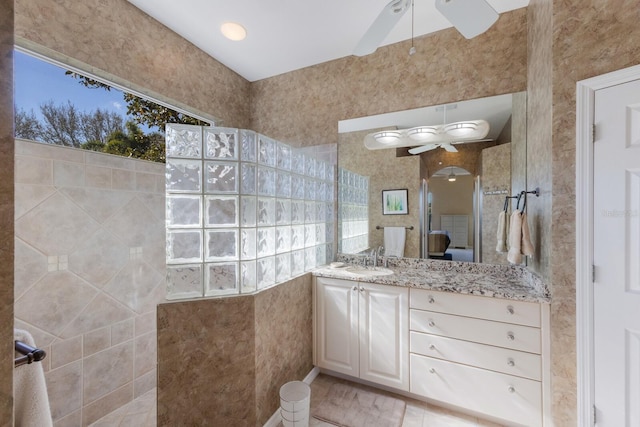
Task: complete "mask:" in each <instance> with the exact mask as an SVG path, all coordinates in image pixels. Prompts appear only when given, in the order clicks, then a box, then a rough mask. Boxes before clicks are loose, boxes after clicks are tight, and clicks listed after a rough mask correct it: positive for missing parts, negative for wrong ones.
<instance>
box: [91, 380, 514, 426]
mask: <svg viewBox="0 0 640 427" xmlns="http://www.w3.org/2000/svg"><path fill="white" fill-rule="evenodd" d="M336 382H342V383H347V384H351V385H353V386H355V387H362V388H364V389H370V388H369V387H367V386H363V385H360V384H354V383H351V382H349V381H346V380H342V379H339V378H334V377H331V376H328V375H323V374H320V375H318V377H317V378H316V379H315V380H314V381H313V383H312V384H311V410H312V411H313V408H314V405H319V404H320V402H321V401H322V399H323V398H324V396H325V395H326V393H327V392H328V391H329V387H331V384H334V383H336ZM373 390H375V391H376V392H378V393H386V394H389V395H393V396H394V397H397V398H400V399H403V400H404V401H405V402H406V404H407V407H406V409H405V413H404V421H403V423H402V427H501V426H500V425H499V424H496V423H492V422H490V421H484V420H481V419H478V418H476V417H472V416H469V415H465V414H461V413H458V412H454V411H450V410H447V409H444V408H440V407H438V406H434V405H430V404H428V403H425V402H421V401H419V400H414V399H411V398H408V397H403V396H398V395H394V394H393V393H387V392H384V391H381V390H378V389H373ZM280 426H282V424H280ZM91 427H156V389H153V390H151V391H149V392H147V393H145V394H143V395H142V396H140V397H139V398H137V399H136V400H134V401H133V402H131V403H129V404H128V405H125V406H123V407H121V408H119V409H117V410H116V411H114V412H112V413H110V414H108V415H106V416H105V417H103V418H101V419H99V420H98V421H96V422H95V423H93V424H91ZM309 427H335V426H334V425H333V424H328V423H325V422H323V421H319V420H316V419H315V418H312V419H311V421H310V422H309Z"/></svg>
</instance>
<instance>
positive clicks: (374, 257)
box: [371, 246, 384, 267]
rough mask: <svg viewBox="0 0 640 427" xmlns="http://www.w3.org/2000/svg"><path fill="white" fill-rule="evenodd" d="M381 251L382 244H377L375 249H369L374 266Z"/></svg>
mask: <svg viewBox="0 0 640 427" xmlns="http://www.w3.org/2000/svg"><path fill="white" fill-rule="evenodd" d="M382 251H384V248H383V247H382V246H378V248H377V249H372V250H371V258H372V260H373V266H374V267H377V266H378V257H380V256H382Z"/></svg>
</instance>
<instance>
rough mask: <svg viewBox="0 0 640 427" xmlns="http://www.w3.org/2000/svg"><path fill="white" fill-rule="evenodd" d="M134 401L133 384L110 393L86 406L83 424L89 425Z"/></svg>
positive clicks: (83, 411) (83, 412)
mask: <svg viewBox="0 0 640 427" xmlns="http://www.w3.org/2000/svg"><path fill="white" fill-rule="evenodd" d="M132 399H133V389H132V385H131V383H129V384H127V385H125V386H124V387H121V388H119V389H117V390H115V391H113V392H110V393H108V394H106V395H104V396H103V397H101V398H100V399H98V400H96V401H95V402H91V403H90V404H88V405H86V406H85V407H84V408H83V410H82V424H83V425H88V424H91V423H93V422H94V421H97V420H99V419H100V418H102V417H104V416H105V415H106V414H108V413H109V412H112V411H114V410H116V409H118V408H120V407H122V406H123V405H125V404H126V403H127V402H130V401H131V400H132Z"/></svg>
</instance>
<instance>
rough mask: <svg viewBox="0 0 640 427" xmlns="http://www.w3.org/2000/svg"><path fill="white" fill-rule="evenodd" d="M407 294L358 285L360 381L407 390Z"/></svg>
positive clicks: (374, 286)
mask: <svg viewBox="0 0 640 427" xmlns="http://www.w3.org/2000/svg"><path fill="white" fill-rule="evenodd" d="M408 291H409V290H408V289H407V288H402V287H395V286H384V285H375V284H371V283H366V284H365V283H360V284H359V293H360V378H362V379H364V380H368V381H372V382H375V383H377V384H383V385H386V386H389V387H394V388H397V389H400V390H409V319H408V314H409V292H408Z"/></svg>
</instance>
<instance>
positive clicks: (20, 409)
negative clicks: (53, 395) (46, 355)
mask: <svg viewBox="0 0 640 427" xmlns="http://www.w3.org/2000/svg"><path fill="white" fill-rule="evenodd" d="M13 335H14V339H15V340H17V341H22V342H23V343H25V344H27V345H29V346H31V347H36V344H35V342H34V340H33V337H32V336H31V334H30V333H29V332H27V331H24V330H22V329H14V331H13ZM13 398H14V406H13V408H14V415H15V426H16V427H35V426H38V427H50V426H53V422H52V420H51V409H50V408H49V395H48V394H47V384H46V382H45V379H44V371H43V369H42V363H41V362H34V363H30V364H28V365H22V366H16V367H15V368H14V370H13Z"/></svg>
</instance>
